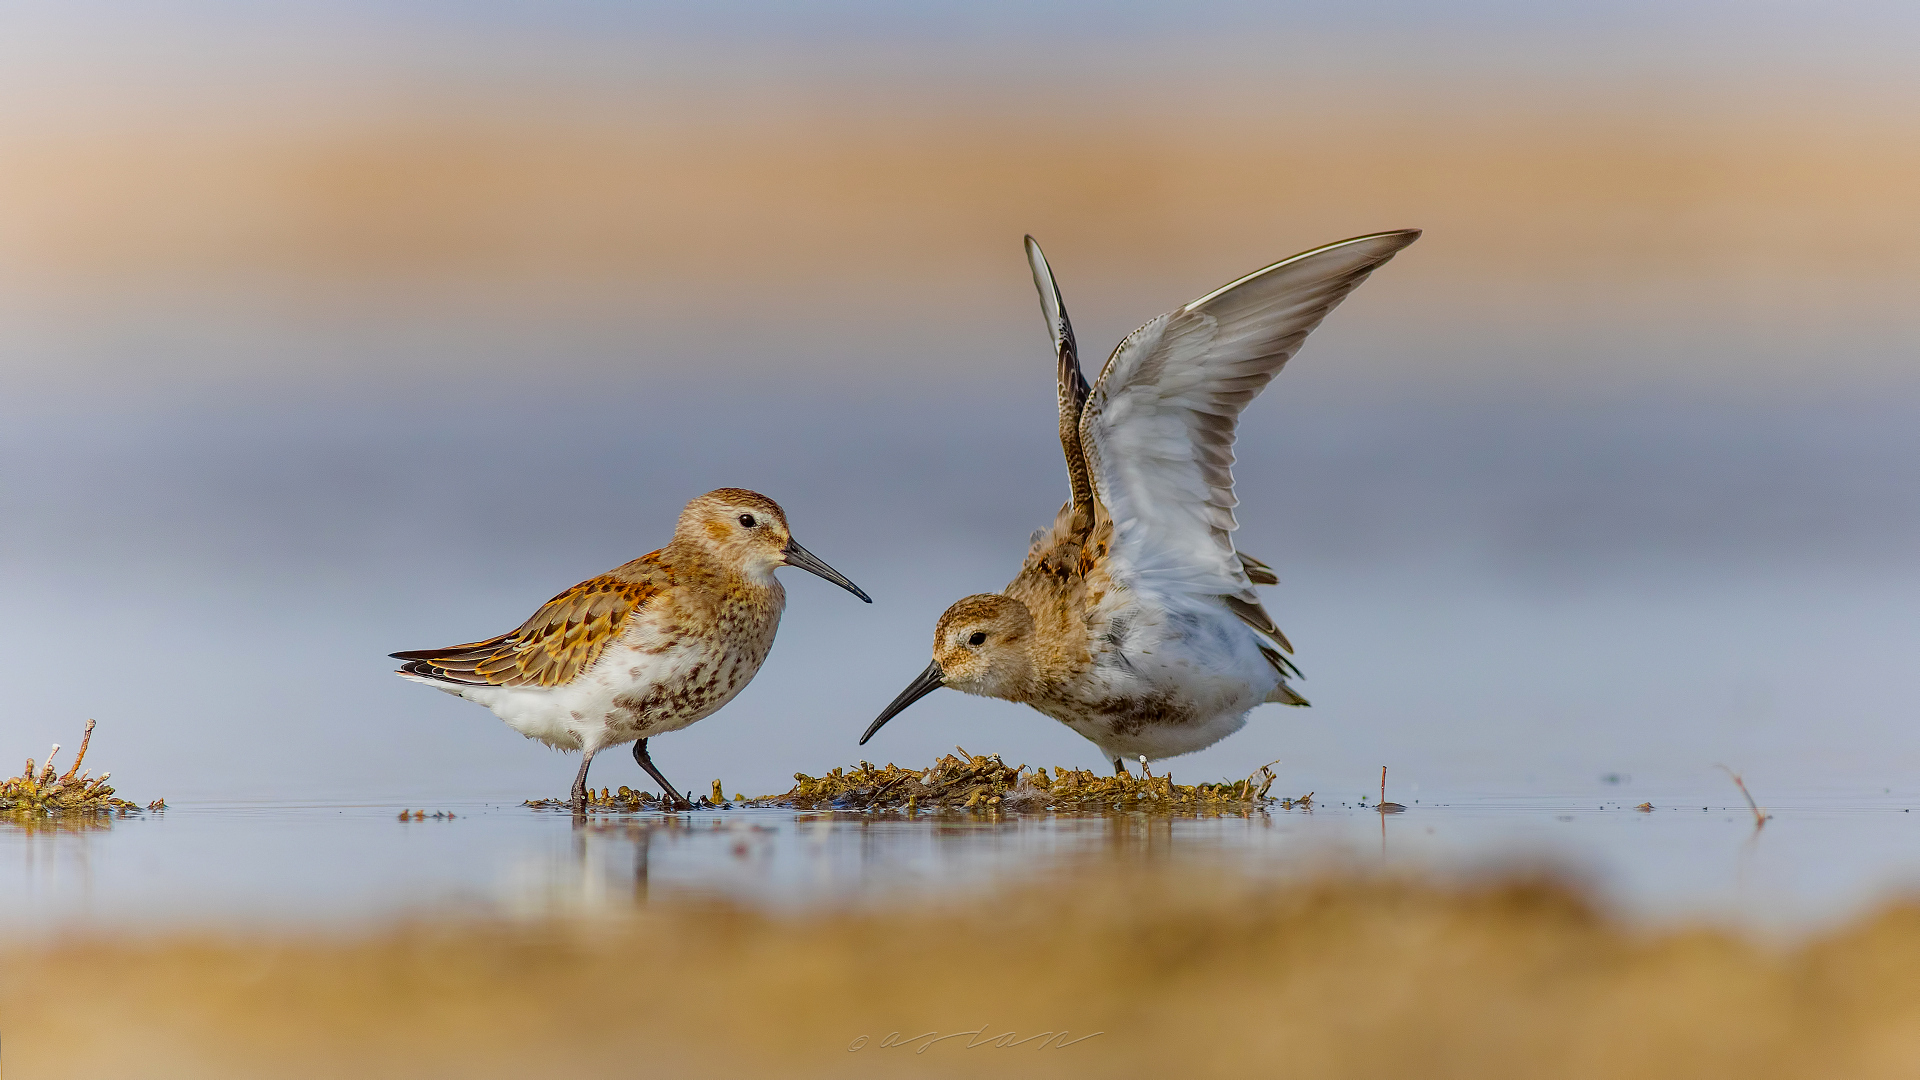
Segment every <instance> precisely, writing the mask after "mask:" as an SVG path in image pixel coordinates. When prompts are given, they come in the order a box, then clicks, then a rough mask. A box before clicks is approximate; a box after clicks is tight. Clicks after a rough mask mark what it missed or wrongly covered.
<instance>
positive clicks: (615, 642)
mask: <svg viewBox="0 0 1920 1080" xmlns="http://www.w3.org/2000/svg"><path fill="white" fill-rule="evenodd" d="M780 566H797V567H799V568H800V569H802V570H806V571H808V572H810V573H814V574H818V575H820V576H821V577H823V578H826V579H827V580H828V581H831V582H833V583H834V584H835V585H838V586H840V587H841V588H843V589H845V590H847V591H848V592H850V593H852V594H853V595H855V596H857V597H859V598H860V599H862V600H866V601H867V603H869V604H871V603H873V601H872V600H870V599H868V597H867V594H866V593H863V592H861V591H860V588H859V587H858V586H856V585H855V584H854V583H853V582H851V581H848V580H847V579H846V578H844V577H842V576H841V575H840V573H839V571H837V570H835V569H834V568H833V567H831V566H828V565H827V564H826V563H823V562H821V561H820V560H819V559H817V558H815V557H814V556H813V554H812V553H811V552H809V551H807V549H806V548H803V547H801V546H800V545H799V544H798V543H796V542H795V541H794V539H793V537H792V536H791V535H790V534H789V533H788V531H787V517H786V514H785V513H783V512H782V511H781V509H780V506H779V504H778V503H775V502H774V501H773V500H772V499H769V498H767V497H766V496H765V495H760V494H757V493H755V492H752V491H747V490H745V489H743V488H721V489H720V490H718V491H710V492H708V493H706V494H705V495H702V496H700V497H699V498H697V499H695V500H693V501H692V502H690V503H688V504H687V508H686V509H685V510H683V511H681V513H680V523H679V525H678V526H677V527H676V528H675V529H674V530H673V542H672V543H669V544H668V545H667V546H666V547H663V548H661V549H660V550H659V551H656V552H653V553H652V554H650V555H642V556H641V557H640V558H638V559H635V560H633V561H632V562H630V563H627V564H626V565H624V566H620V567H616V568H615V569H613V570H610V571H608V572H607V573H604V574H602V575H600V576H599V577H596V578H591V579H588V580H586V581H583V582H581V583H580V584H578V585H575V586H574V587H573V588H571V589H568V590H567V591H566V592H563V593H561V594H560V595H559V596H556V597H554V598H553V599H551V600H549V601H547V602H546V604H544V605H543V606H542V607H541V608H540V610H539V611H536V612H534V613H533V617H532V618H530V619H528V620H527V621H526V622H524V623H522V624H520V628H519V629H518V630H515V631H513V632H512V633H510V634H502V635H501V636H499V637H496V638H488V639H487V640H486V641H477V642H474V643H473V644H471V645H455V646H452V647H451V648H446V649H423V650H420V651H418V652H398V653H394V654H393V657H394V658H395V659H396V660H405V661H406V663H405V664H403V665H401V667H400V670H399V671H398V672H397V674H399V675H402V676H405V677H406V678H409V679H412V680H413V681H415V682H422V683H426V684H427V685H429V686H432V687H434V688H435V689H439V690H445V691H446V692H447V693H449V694H454V695H456V696H459V697H463V698H466V699H467V700H468V701H473V702H478V703H479V704H481V705H485V706H486V707H487V708H489V709H492V710H493V712H494V715H496V716H498V717H499V718H500V719H502V720H505V721H506V722H507V724H508V725H509V726H511V727H512V728H513V729H514V730H515V731H518V732H519V733H521V734H522V735H525V736H527V737H528V738H530V739H539V740H540V741H541V742H544V743H546V744H547V745H548V746H553V747H557V748H559V749H562V750H578V751H580V752H581V755H582V756H581V761H580V773H579V775H578V776H576V777H574V780H573V795H572V806H573V808H574V809H575V810H581V809H584V808H585V806H586V801H587V769H588V768H589V767H590V766H592V764H593V755H595V754H597V753H599V752H600V751H601V750H604V749H605V748H607V747H609V746H618V745H620V744H621V743H626V742H632V743H633V744H634V746H633V758H634V760H635V761H638V762H639V763H640V767H641V768H643V769H645V770H647V773H648V774H649V775H651V776H652V777H653V779H654V780H655V781H656V782H657V783H658V784H659V785H660V787H661V788H662V789H663V790H664V791H665V793H666V796H667V799H668V801H669V802H670V803H674V804H684V803H685V802H686V800H685V798H684V797H683V796H682V795H681V794H680V792H679V790H678V789H676V788H675V787H674V786H673V785H672V784H669V783H668V782H667V778H666V777H664V776H662V775H660V770H659V769H657V768H655V767H654V764H653V759H652V758H650V757H648V756H647V740H648V739H650V738H652V737H654V736H655V735H662V734H665V733H666V732H669V731H678V730H680V729H681V728H683V727H686V726H687V725H689V724H692V723H693V722H694V721H696V720H702V719H705V718H706V717H708V716H711V715H713V714H714V713H715V712H717V711H719V709H720V707H721V706H723V705H725V704H726V703H727V702H729V701H731V700H733V696H734V695H735V694H738V693H739V692H740V691H741V689H742V688H744V687H745V686H746V685H747V683H748V682H750V681H752V679H753V676H754V674H755V673H756V672H758V671H759V670H760V664H761V662H762V661H764V660H765V659H766V658H767V650H769V649H771V648H772V647H773V634H774V631H775V630H777V629H779V627H780V612H781V609H782V608H784V607H785V606H786V603H787V593H786V590H785V589H784V588H782V587H781V585H780V582H779V581H778V580H776V579H775V578H774V576H773V571H774V569H775V568H777V567H780ZM635 740H638V741H637V742H635Z"/></svg>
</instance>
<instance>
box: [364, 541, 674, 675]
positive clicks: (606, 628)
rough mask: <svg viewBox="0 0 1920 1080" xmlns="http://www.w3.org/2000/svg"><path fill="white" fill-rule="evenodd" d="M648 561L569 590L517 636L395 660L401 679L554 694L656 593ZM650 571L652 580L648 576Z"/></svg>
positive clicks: (660, 586) (658, 584)
mask: <svg viewBox="0 0 1920 1080" xmlns="http://www.w3.org/2000/svg"><path fill="white" fill-rule="evenodd" d="M651 560H652V556H648V557H647V558H645V559H636V560H634V562H631V563H628V564H627V565H626V566H623V567H621V568H620V569H618V570H615V571H613V572H612V573H608V574H602V575H600V576H599V577H596V578H589V579H588V580H586V581H583V582H581V583H580V584H578V585H575V586H574V587H573V588H571V589H568V590H567V591H566V592H563V593H561V594H560V595H559V596H556V597H554V598H553V599H551V600H549V601H547V602H546V603H545V604H543V605H541V607H540V610H539V611H536V612H534V613H533V617H532V618H530V619H528V620H527V621H526V622H524V623H521V624H520V628H519V629H518V630H515V631H513V632H512V633H510V634H502V635H500V636H499V637H496V638H489V639H487V640H486V641H476V642H473V643H471V644H467V645H454V646H451V647H449V648H445V649H423V650H420V651H417V652H397V653H394V654H393V657H394V659H396V660H405V661H407V663H405V664H402V665H401V667H400V671H401V673H403V674H407V675H421V676H425V677H427V678H430V679H439V680H441V681H442V682H453V683H465V684H467V685H472V686H560V685H562V684H564V683H568V682H572V681H573V680H574V679H575V678H576V677H578V676H579V674H580V673H581V672H583V671H585V670H587V669H588V668H590V667H592V666H593V662H594V661H595V660H597V659H599V657H600V653H601V651H602V650H604V649H605V648H606V647H607V645H608V644H609V643H610V642H612V641H613V640H614V639H615V638H617V637H618V636H619V635H620V632H621V631H622V630H623V629H624V628H625V626H626V622H627V617H628V616H630V615H632V614H633V613H634V612H635V611H638V610H639V609H640V608H642V607H644V606H645V605H646V604H647V602H648V601H649V600H651V599H652V598H653V597H655V596H657V595H658V594H660V593H661V592H663V591H664V590H665V588H666V583H665V582H663V581H661V580H660V578H659V574H658V573H657V571H658V570H659V569H660V567H659V565H658V564H657V563H654V562H652V561H651ZM649 571H654V572H649Z"/></svg>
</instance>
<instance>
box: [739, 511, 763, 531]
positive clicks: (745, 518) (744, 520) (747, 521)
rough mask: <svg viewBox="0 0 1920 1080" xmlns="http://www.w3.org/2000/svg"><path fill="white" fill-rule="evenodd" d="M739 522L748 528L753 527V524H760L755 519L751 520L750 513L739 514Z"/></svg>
mask: <svg viewBox="0 0 1920 1080" xmlns="http://www.w3.org/2000/svg"><path fill="white" fill-rule="evenodd" d="M740 524H742V525H745V526H746V527H747V528H749V529H751V528H753V527H754V526H755V525H758V524H760V523H759V522H757V521H755V520H753V515H752V514H741V515H740Z"/></svg>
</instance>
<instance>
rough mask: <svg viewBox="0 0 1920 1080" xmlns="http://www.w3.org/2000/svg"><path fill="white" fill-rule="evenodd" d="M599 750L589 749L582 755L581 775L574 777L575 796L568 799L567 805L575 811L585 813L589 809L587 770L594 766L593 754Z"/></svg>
mask: <svg viewBox="0 0 1920 1080" xmlns="http://www.w3.org/2000/svg"><path fill="white" fill-rule="evenodd" d="M598 752H599V751H597V750H587V751H584V752H583V753H581V755H580V775H578V776H576V777H574V778H573V796H572V797H571V798H569V799H568V800H567V807H568V809H571V810H572V811H573V812H574V813H576V814H578V813H583V812H585V811H586V809H587V770H588V769H590V768H592V767H593V755H594V754H596V753H598Z"/></svg>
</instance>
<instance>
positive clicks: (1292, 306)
mask: <svg viewBox="0 0 1920 1080" xmlns="http://www.w3.org/2000/svg"><path fill="white" fill-rule="evenodd" d="M1419 236H1420V232H1419V230H1417V229H1407V230H1402V231H1398V232H1387V233H1376V234H1374V235H1371V236H1361V237H1356V238H1354V239H1352V240H1343V241H1341V242H1339V243H1337V244H1328V245H1327V246H1326V247H1322V248H1315V249H1314V250H1312V251H1308V252H1303V253H1301V254H1299V255H1295V256H1294V257H1293V258H1291V259H1286V260H1284V261H1282V262H1277V263H1275V264H1273V265H1272V266H1269V267H1266V268H1265V269H1262V270H1257V271H1255V272H1253V273H1251V274H1248V275H1247V276H1246V277H1243V278H1241V279H1240V280H1238V281H1235V282H1233V283H1232V284H1229V285H1226V286H1224V287H1222V288H1220V289H1217V290H1215V291H1214V292H1211V293H1208V294H1207V295H1206V296H1203V297H1201V298H1200V299H1198V300H1195V301H1194V302H1192V303H1190V304H1188V305H1186V306H1185V307H1182V308H1180V309H1178V310H1176V311H1171V312H1168V313H1167V314H1165V315H1161V316H1160V317H1158V318H1156V319H1154V320H1152V321H1151V322H1149V323H1147V324H1146V325H1145V326H1142V327H1141V328H1140V329H1138V330H1135V331H1134V332H1133V333H1131V334H1129V335H1127V339H1126V340H1125V341H1123V342H1121V343H1120V347H1119V348H1117V349H1115V350H1114V352H1113V356H1112V357H1110V358H1109V359H1108V360H1107V365H1106V367H1105V368H1104V369H1103V370H1102V371H1101V373H1100V378H1099V381H1097V382H1096V383H1095V384H1094V386H1093V391H1092V394H1091V396H1090V397H1089V398H1088V400H1087V405H1086V408H1085V410H1084V411H1083V412H1082V413H1081V415H1080V441H1081V445H1082V447H1083V448H1084V452H1085V454H1086V457H1087V462H1088V464H1089V466H1090V467H1091V471H1092V473H1093V482H1094V487H1095V490H1096V492H1097V493H1098V495H1099V497H1100V499H1101V501H1102V502H1103V503H1104V504H1105V505H1106V508H1107V511H1108V513H1109V514H1110V515H1111V516H1112V518H1113V525H1114V543H1113V549H1112V560H1113V561H1112V564H1111V565H1112V571H1113V575H1114V577H1115V578H1116V579H1118V580H1119V581H1121V582H1124V583H1125V584H1127V585H1129V586H1130V587H1133V588H1144V589H1149V590H1152V591H1155V592H1161V593H1200V594H1209V595H1245V596H1247V597H1249V598H1250V597H1252V595H1253V594H1252V584H1251V582H1249V581H1248V580H1247V575H1246V571H1245V569H1244V568H1243V567H1242V566H1241V563H1240V560H1239V559H1238V558H1236V557H1235V555H1234V548H1233V538H1232V532H1233V530H1234V528H1235V527H1236V522H1235V521H1234V517H1233V508H1234V506H1235V505H1236V504H1237V502H1238V500H1237V499H1236V498H1235V497H1234V494H1233V440H1234V428H1235V425H1236V424H1237V422H1238V421H1239V418H1240V411H1241V410H1242V409H1244V408H1246V406H1247V403H1248V402H1250V401H1252V400H1253V399H1254V397H1255V396H1256V395H1258V394H1259V393H1260V391H1261V390H1262V389H1264V388H1265V387H1266V385H1267V383H1268V382H1270V381H1272V379H1273V377H1274V376H1275V375H1277V374H1279V372H1280V369H1281V368H1282V367H1283V366H1285V365H1286V362H1287V361H1288V360H1289V359H1291V358H1292V357H1293V354H1294V353H1295V352H1297V351H1298V350H1299V348H1300V344H1301V342H1303V341H1305V340H1306V337H1307V335H1308V334H1309V333H1311V332H1312V330H1313V328H1314V327H1316V326H1318V325H1320V320H1321V319H1324V318H1325V317H1326V315H1327V313H1328V312H1329V311H1332V310H1333V309H1334V308H1335V307H1336V306H1338V305H1339V303H1340V301H1342V300H1344V299H1346V297H1347V294H1348V293H1350V292H1352V291H1353V290H1354V288H1355V287H1356V286H1358V285H1359V284H1360V283H1361V282H1362V281H1365V280H1366V278H1367V275H1368V274H1369V273H1372V272H1373V271H1374V270H1375V269H1376V268H1378V267H1379V266H1380V265H1382V264H1383V263H1385V262H1386V261H1387V260H1388V259H1391V258H1392V257H1393V256H1394V253H1395V252H1398V251H1399V250H1400V249H1401V248H1404V247H1406V246H1407V245H1408V244H1411V243H1413V242H1414V240H1416V239H1418V238H1419Z"/></svg>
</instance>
